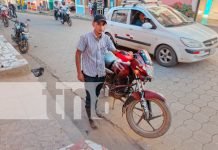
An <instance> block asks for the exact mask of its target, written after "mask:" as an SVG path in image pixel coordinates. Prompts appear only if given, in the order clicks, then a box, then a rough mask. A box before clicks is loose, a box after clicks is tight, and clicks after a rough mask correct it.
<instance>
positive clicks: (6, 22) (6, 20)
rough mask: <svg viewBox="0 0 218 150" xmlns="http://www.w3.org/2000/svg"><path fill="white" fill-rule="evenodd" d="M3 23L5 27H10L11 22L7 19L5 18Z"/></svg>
mask: <svg viewBox="0 0 218 150" xmlns="http://www.w3.org/2000/svg"><path fill="white" fill-rule="evenodd" d="M3 23H4V27H8V26H9V21H8V19H7V18H3Z"/></svg>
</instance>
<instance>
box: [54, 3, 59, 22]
mask: <svg viewBox="0 0 218 150" xmlns="http://www.w3.org/2000/svg"><path fill="white" fill-rule="evenodd" d="M59 9H60V6H59V5H58V1H55V2H54V16H55V19H56V20H57V19H58V16H57V15H58V11H59Z"/></svg>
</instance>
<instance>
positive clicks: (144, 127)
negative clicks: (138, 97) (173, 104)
mask: <svg viewBox="0 0 218 150" xmlns="http://www.w3.org/2000/svg"><path fill="white" fill-rule="evenodd" d="M148 102H149V105H150V108H151V109H150V111H149V112H147V113H145V111H144V108H142V106H141V103H140V101H135V100H134V101H132V102H131V103H130V104H129V106H128V108H127V113H126V118H127V121H128V123H129V126H130V127H131V128H132V130H133V131H134V132H136V133H137V134H139V135H141V136H143V137H145V138H157V137H160V136H162V135H163V134H165V133H166V132H167V131H168V129H169V127H170V123H171V114H170V111H169V109H168V107H167V105H166V104H165V103H164V102H162V101H160V100H156V99H150V100H148Z"/></svg>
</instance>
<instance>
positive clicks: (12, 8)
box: [8, 2, 17, 17]
mask: <svg viewBox="0 0 218 150" xmlns="http://www.w3.org/2000/svg"><path fill="white" fill-rule="evenodd" d="M8 8H9V10H10V12H11V13H10V14H11V16H12V17H17V15H16V7H15V6H14V4H12V3H11V2H8Z"/></svg>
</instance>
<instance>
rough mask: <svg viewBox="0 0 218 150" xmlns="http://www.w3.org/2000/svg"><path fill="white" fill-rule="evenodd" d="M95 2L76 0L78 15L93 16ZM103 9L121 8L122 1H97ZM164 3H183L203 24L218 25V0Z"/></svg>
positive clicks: (167, 1) (169, 1) (176, 0)
mask: <svg viewBox="0 0 218 150" xmlns="http://www.w3.org/2000/svg"><path fill="white" fill-rule="evenodd" d="M93 1H94V0H76V1H75V6H76V13H77V14H78V15H91V14H90V10H89V2H93ZM96 1H97V3H98V6H99V5H102V6H100V8H101V9H102V10H101V11H99V12H100V13H102V12H103V10H104V9H105V8H108V9H110V8H111V7H114V6H120V5H121V3H122V0H96ZM161 1H162V3H164V4H167V5H170V6H172V5H174V4H175V3H178V2H179V3H181V4H186V5H190V6H191V7H192V11H193V12H194V13H196V15H195V16H196V19H197V21H199V22H202V24H212V23H213V22H214V23H215V25H218V0H161Z"/></svg>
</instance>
